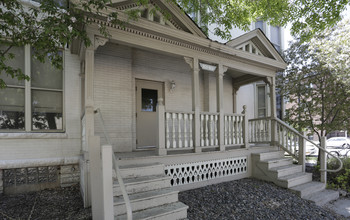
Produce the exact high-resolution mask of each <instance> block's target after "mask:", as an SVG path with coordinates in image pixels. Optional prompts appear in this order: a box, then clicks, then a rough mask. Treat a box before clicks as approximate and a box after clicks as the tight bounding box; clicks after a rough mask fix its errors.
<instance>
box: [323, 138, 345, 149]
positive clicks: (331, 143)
mask: <svg viewBox="0 0 350 220" xmlns="http://www.w3.org/2000/svg"><path fill="white" fill-rule="evenodd" d="M326 144H327V148H350V138H346V137H332V138H329V139H328V140H327V141H326Z"/></svg>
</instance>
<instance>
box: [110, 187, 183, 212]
mask: <svg viewBox="0 0 350 220" xmlns="http://www.w3.org/2000/svg"><path fill="white" fill-rule="evenodd" d="M129 199H130V204H131V209H132V211H133V212H136V211H139V210H143V209H148V208H153V207H156V206H161V205H164V204H168V203H174V202H177V201H178V191H174V190H172V189H170V188H165V189H160V190H152V191H147V192H141V193H135V194H131V195H130V196H129ZM125 213H126V206H125V202H124V198H123V196H117V197H114V215H122V214H125Z"/></svg>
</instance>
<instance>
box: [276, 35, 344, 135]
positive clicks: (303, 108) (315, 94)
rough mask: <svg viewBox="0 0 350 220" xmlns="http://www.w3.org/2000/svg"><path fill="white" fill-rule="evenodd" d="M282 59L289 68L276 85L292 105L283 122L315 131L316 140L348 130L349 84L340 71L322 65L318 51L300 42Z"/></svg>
mask: <svg viewBox="0 0 350 220" xmlns="http://www.w3.org/2000/svg"><path fill="white" fill-rule="evenodd" d="M285 60H286V62H287V63H288V64H289V65H288V67H287V69H286V70H285V72H284V74H281V75H280V76H279V79H278V84H279V88H280V89H281V92H282V94H283V95H284V96H285V97H287V98H288V102H289V103H291V104H290V105H291V106H290V107H289V108H288V109H287V110H286V113H287V119H286V121H287V122H288V123H290V124H291V125H293V126H294V127H296V128H297V129H298V130H304V129H309V130H311V132H312V133H313V132H315V133H316V134H317V135H318V137H319V140H320V138H321V136H326V135H327V134H328V133H329V132H331V131H334V130H345V129H349V127H350V115H349V114H348V113H349V109H350V96H349V91H350V90H349V89H350V84H348V83H345V82H344V80H342V79H343V77H345V76H344V75H342V73H343V71H342V70H341V69H338V68H333V67H332V66H330V65H329V64H327V63H325V62H324V61H323V60H321V59H320V53H319V50H318V49H315V47H314V46H313V45H312V44H311V43H310V42H301V41H300V39H299V40H298V41H297V42H295V43H294V44H292V45H291V47H290V48H289V49H288V50H287V51H286V52H285ZM338 62H348V61H346V60H339V61H338ZM340 76H342V77H340Z"/></svg>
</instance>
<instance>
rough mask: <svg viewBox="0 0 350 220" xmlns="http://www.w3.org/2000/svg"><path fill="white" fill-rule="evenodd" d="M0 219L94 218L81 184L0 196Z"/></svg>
mask: <svg viewBox="0 0 350 220" xmlns="http://www.w3.org/2000/svg"><path fill="white" fill-rule="evenodd" d="M0 219H6V220H12V219H16V220H17V219H77V220H78V219H92V217H91V209H84V207H83V200H82V197H81V195H80V190H79V185H75V186H71V187H65V188H55V189H47V190H43V191H40V192H30V193H24V194H16V195H2V196H0Z"/></svg>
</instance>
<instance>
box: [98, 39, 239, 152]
mask: <svg viewBox="0 0 350 220" xmlns="http://www.w3.org/2000/svg"><path fill="white" fill-rule="evenodd" d="M203 75H204V74H203V72H202V71H201V72H200V103H201V106H200V111H204V105H205V98H204V91H205V89H206V88H205V86H204V76H203ZM191 78H192V70H191V68H190V66H189V65H188V64H187V63H186V62H185V60H184V58H183V57H173V56H167V55H164V54H158V53H153V52H150V51H144V50H140V49H135V48H130V47H127V46H121V45H116V44H112V43H107V44H106V45H105V46H103V47H99V48H98V50H97V51H96V54H95V76H94V102H95V106H96V108H100V109H101V112H102V115H103V118H104V121H105V125H106V130H107V132H108V134H109V136H110V138H111V141H112V144H113V146H116V149H114V150H116V151H131V150H132V147H135V143H136V141H135V139H136V120H135V112H136V111H135V109H136V106H135V102H136V93H135V79H144V80H152V81H158V82H163V85H164V101H165V108H166V110H174V111H192V79H191ZM172 80H174V81H175V83H176V88H175V91H173V92H172V93H171V92H170V91H169V89H170V88H169V87H170V82H171V81H172ZM209 83H210V87H209V88H210V91H209V95H210V98H211V99H210V104H209V105H210V110H211V111H216V79H215V74H214V73H211V76H210V81H209ZM224 99H225V100H224V109H225V111H227V112H228V113H232V109H233V108H232V105H233V102H232V81H231V77H224ZM95 133H96V135H99V136H101V142H102V144H104V143H106V140H105V139H104V137H103V133H102V127H101V124H100V122H99V121H98V120H97V119H95Z"/></svg>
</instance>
